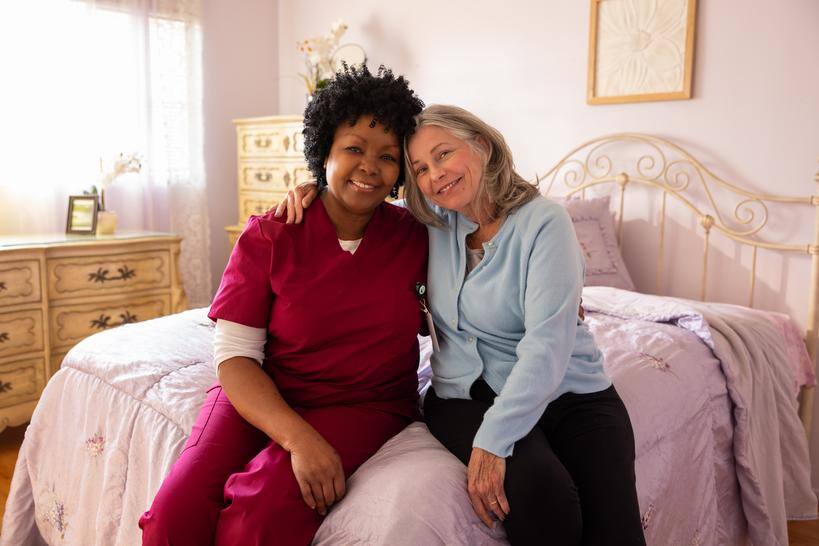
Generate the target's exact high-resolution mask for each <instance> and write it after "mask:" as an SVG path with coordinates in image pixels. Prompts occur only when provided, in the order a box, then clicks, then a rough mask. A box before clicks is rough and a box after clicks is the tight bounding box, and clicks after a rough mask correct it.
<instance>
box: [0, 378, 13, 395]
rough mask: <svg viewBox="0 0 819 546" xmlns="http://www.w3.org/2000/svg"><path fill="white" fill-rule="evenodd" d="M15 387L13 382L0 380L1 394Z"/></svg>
mask: <svg viewBox="0 0 819 546" xmlns="http://www.w3.org/2000/svg"><path fill="white" fill-rule="evenodd" d="M13 388H14V387H12V385H11V383H9V382H8V381H0V394H4V393H7V392H9V391H10V390H13Z"/></svg>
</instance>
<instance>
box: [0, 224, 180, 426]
mask: <svg viewBox="0 0 819 546" xmlns="http://www.w3.org/2000/svg"><path fill="white" fill-rule="evenodd" d="M179 244H180V238H179V237H177V236H175V235H171V234H167V233H149V232H122V233H117V234H115V235H109V236H99V237H94V236H84V235H64V234H57V235H53V236H32V237H9V236H0V431H2V430H3V429H5V428H6V427H7V426H17V425H20V424H22V423H25V422H27V421H28V420H29V419H30V417H31V413H32V411H33V410H34V406H35V405H36V404H37V400H38V399H39V397H40V393H41V392H42V390H43V387H45V384H46V382H47V381H48V379H49V378H50V377H51V376H52V375H53V374H54V373H55V372H56V371H57V370H58V369H59V368H60V363H61V362H62V359H63V357H64V356H65V354H66V353H67V352H68V350H69V349H70V348H71V347H72V346H74V345H75V344H76V343H77V342H79V341H80V340H81V339H83V338H85V337H88V336H89V335H91V334H94V333H96V332H100V331H102V330H107V329H108V328H113V327H116V326H120V325H122V324H128V323H131V322H139V321H143V320H148V319H152V318H156V317H160V316H162V315H168V314H171V313H175V312H178V311H182V310H184V309H186V308H187V299H186V297H185V292H184V290H183V289H182V285H181V283H180V280H179V273H178V271H179V269H178V259H179Z"/></svg>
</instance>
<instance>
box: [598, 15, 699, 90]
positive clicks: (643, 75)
mask: <svg viewBox="0 0 819 546" xmlns="http://www.w3.org/2000/svg"><path fill="white" fill-rule="evenodd" d="M696 17H697V0H591V18H590V24H589V67H588V82H587V94H586V102H587V103H588V104H622V103H627V102H646V101H658V100H680V99H690V98H691V76H692V72H693V68H694V35H695V26H696Z"/></svg>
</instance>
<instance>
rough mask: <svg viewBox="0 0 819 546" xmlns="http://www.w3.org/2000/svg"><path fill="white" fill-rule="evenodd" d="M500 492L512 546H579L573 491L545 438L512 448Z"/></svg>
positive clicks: (578, 514)
mask: <svg viewBox="0 0 819 546" xmlns="http://www.w3.org/2000/svg"><path fill="white" fill-rule="evenodd" d="M532 444H534V445H532ZM519 448H523V449H519ZM504 489H505V492H506V497H507V499H508V500H509V508H510V511H509V516H508V518H507V519H506V522H505V524H504V526H505V528H506V531H507V534H508V535H509V539H510V541H511V542H512V544H513V545H517V544H538V543H541V542H542V541H543V537H550V540H551V541H552V542H550V543H554V544H561V545H562V544H567V545H568V544H579V543H580V540H581V536H582V531H583V518H582V509H581V505H580V497H579V495H578V491H577V487H576V486H575V484H574V481H573V480H572V478H571V475H570V474H569V472H568V471H567V470H566V468H565V467H564V466H563V465H562V464H561V463H560V461H559V460H558V459H557V457H556V456H555V455H554V453H553V452H552V451H551V449H549V447H548V444H547V443H546V442H545V438H544V439H543V441H542V442H541V441H536V442H531V443H530V445H524V446H519V445H516V446H515V455H513V456H512V457H510V458H509V459H507V470H506V480H505V482H504Z"/></svg>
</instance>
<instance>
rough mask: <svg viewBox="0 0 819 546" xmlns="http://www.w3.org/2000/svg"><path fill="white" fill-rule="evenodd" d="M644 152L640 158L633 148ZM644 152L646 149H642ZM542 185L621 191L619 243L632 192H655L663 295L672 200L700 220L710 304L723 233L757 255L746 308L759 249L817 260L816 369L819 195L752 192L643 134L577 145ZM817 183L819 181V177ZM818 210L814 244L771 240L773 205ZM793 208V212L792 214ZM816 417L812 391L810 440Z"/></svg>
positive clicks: (805, 406) (813, 283)
mask: <svg viewBox="0 0 819 546" xmlns="http://www.w3.org/2000/svg"><path fill="white" fill-rule="evenodd" d="M632 148H633V149H636V150H638V151H637V153H636V154H635V153H634V150H632ZM640 150H641V151H640ZM617 151H620V152H625V153H620V154H618V155H617V156H616V157H617V159H618V160H619V159H622V158H623V157H626V158H628V161H627V163H626V164H625V165H620V164H617V167H615V161H612V157H613V156H612V152H617ZM536 179H537V183H538V186H539V187H540V189H541V192H542V193H543V194H544V195H547V196H548V195H552V194H553V192H554V191H555V186H556V185H557V186H558V187H560V186H561V185H562V186H563V187H564V188H565V191H564V192H561V193H560V195H562V196H565V197H571V196H574V195H577V194H580V196H582V197H585V195H586V190H588V189H589V188H594V187H599V186H605V185H617V186H619V211H618V214H617V237H618V239H619V240H621V242H622V231H623V207H624V203H625V196H626V188H627V187H628V186H629V185H632V184H637V185H642V186H645V187H648V188H651V189H654V190H656V191H657V192H658V193H659V194H660V196H661V197H660V199H661V201H660V212H659V218H658V219H657V221H658V229H659V250H658V255H657V269H656V290H657V293H662V291H663V286H662V279H663V274H664V263H665V251H666V247H665V243H666V241H665V234H666V219H667V205H668V201H669V199H671V200H674V201H676V202H678V203H681V204H682V205H684V208H685V209H688V210H689V211H690V212H691V214H692V215H693V216H694V217H695V218H696V219H697V220H698V223H699V225H700V226H701V228H702V233H703V253H702V262H701V263H702V274H701V281H700V299H701V300H705V298H706V287H707V279H708V254H709V250H710V247H711V239H710V237H711V234H712V233H720V234H722V235H723V236H725V237H727V238H728V239H731V240H733V241H735V242H736V243H738V244H740V245H742V246H748V247H751V249H752V256H751V271H750V273H749V275H750V283H749V292H748V300H747V305H748V306H749V307H753V304H754V291H755V289H756V276H757V272H756V270H757V251H758V250H759V249H760V248H762V249H768V250H774V251H779V252H782V253H796V254H806V255H808V256H810V258H811V275H810V288H809V299H808V318H807V329H806V335H805V343H806V345H807V349H808V353H809V354H810V357H811V361H812V362H813V366H814V371H816V369H817V349H819V331H817V328H818V327H819V195H809V196H806V197H788V196H781V195H767V194H760V193H754V192H751V191H748V190H746V189H744V188H741V187H740V186H738V185H736V184H732V183H730V182H727V181H725V180H723V179H721V178H720V177H718V176H717V175H715V174H714V173H713V172H711V170H709V169H708V168H707V167H705V166H704V165H703V164H702V163H701V162H700V161H698V160H697V159H696V158H694V156H692V155H691V154H690V153H688V152H687V151H686V150H684V149H683V148H681V147H680V146H678V145H676V144H674V143H673V142H670V141H668V140H666V139H663V138H660V137H656V136H651V135H645V134H639V133H619V134H614V135H608V136H603V137H599V138H596V139H593V140H590V141H588V142H585V143H583V144H581V145H580V146H577V147H576V148H575V149H573V150H572V151H571V152H569V153H568V154H566V155H565V156H564V157H563V158H562V159H561V160H560V161H559V162H558V163H557V164H556V165H555V166H554V167H552V168H551V169H550V170H549V171H548V172H547V173H546V174H545V175H543V176H537V177H536ZM814 180H815V181H816V182H817V183H819V172H817V173H816V175H815V177H814ZM717 192H720V194H727V195H729V196H731V198H732V199H733V200H735V201H737V202H736V204H735V205H733V210H732V211H731V213H730V214H725V213H724V212H723V211H724V210H725V209H726V207H725V206H720V204H719V203H718V202H717V201H718V199H717V198H716V197H715V195H717ZM771 203H779V204H784V205H793V206H802V207H813V211H814V217H815V229H814V237H813V241H812V242H798V243H787V244H783V243H774V242H771V241H769V240H766V239H765V237H764V235H767V233H765V232H764V228H765V227H766V226H767V225H768V222H769V219H770V211H769V208H768V204H771ZM788 210H790V209H788ZM812 411H813V388H803V389H802V392H801V394H800V400H799V416H800V418H801V420H802V423H803V425H804V427H805V432H806V434H807V435H808V436H810V429H811V417H812Z"/></svg>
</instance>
